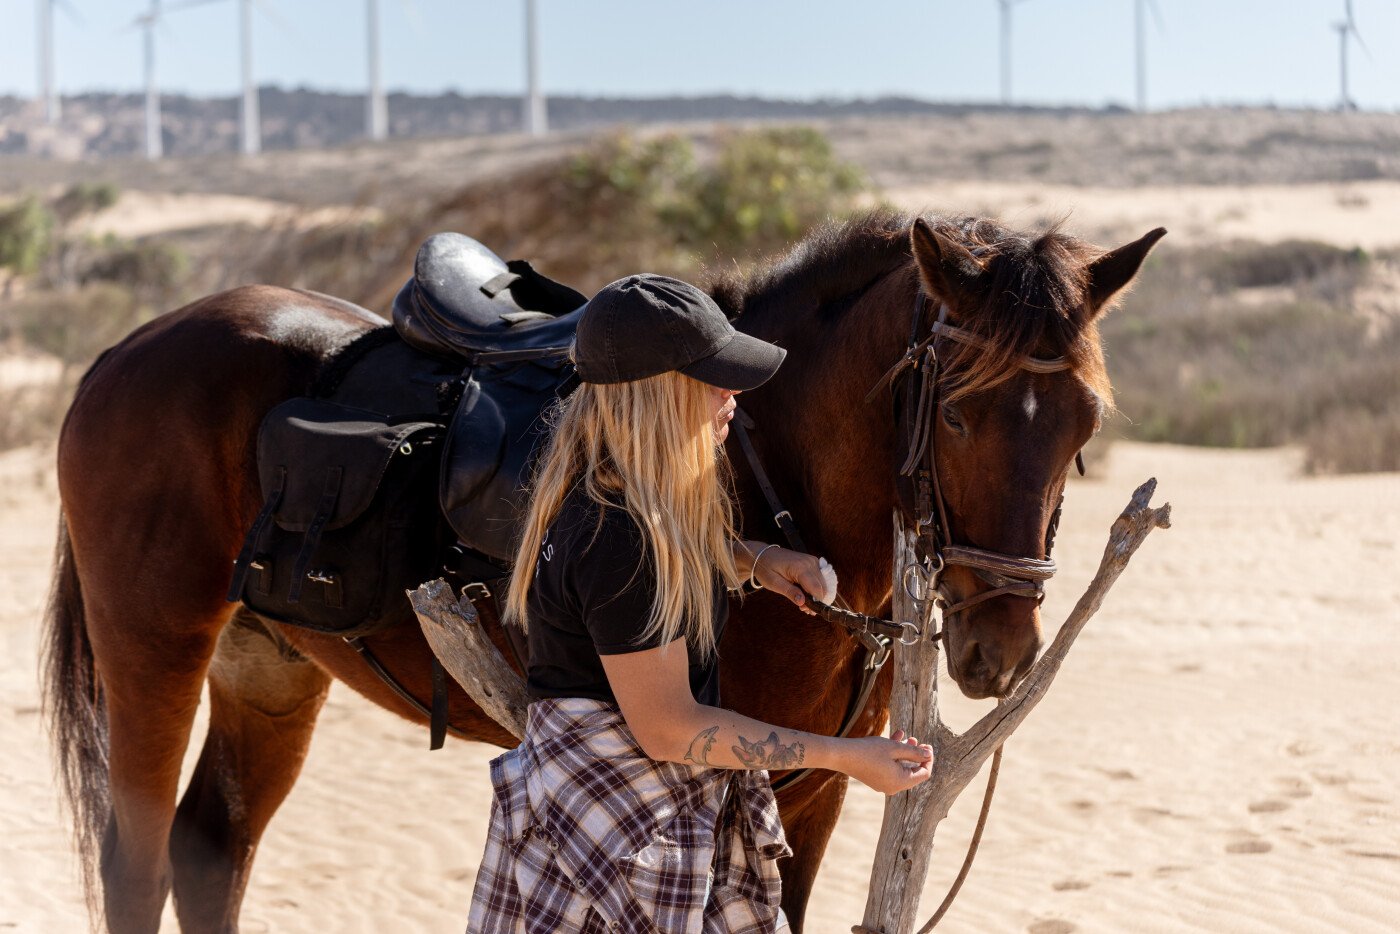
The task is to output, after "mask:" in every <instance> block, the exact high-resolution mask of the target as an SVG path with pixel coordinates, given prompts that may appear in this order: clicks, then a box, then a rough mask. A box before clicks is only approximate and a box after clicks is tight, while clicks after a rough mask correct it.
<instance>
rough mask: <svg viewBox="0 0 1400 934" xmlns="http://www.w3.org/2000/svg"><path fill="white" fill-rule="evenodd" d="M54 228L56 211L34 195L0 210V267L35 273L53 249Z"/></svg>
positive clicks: (20, 273) (24, 273)
mask: <svg viewBox="0 0 1400 934" xmlns="http://www.w3.org/2000/svg"><path fill="white" fill-rule="evenodd" d="M54 226H55V224H54V215H53V212H52V211H50V210H49V209H48V208H46V207H44V205H43V203H42V202H40V201H39V199H38V198H36V197H34V196H32V195H30V196H28V197H25V198H21V199H20V200H19V201H18V202H16V203H15V204H12V205H10V206H9V207H7V208H3V209H0V266H3V267H8V268H9V269H11V270H12V271H14V272H15V273H18V274H19V275H27V274H29V273H32V272H34V271H36V270H37V269H38V268H39V265H40V264H41V263H42V262H43V261H44V259H45V258H46V257H48V255H49V253H50V252H51V251H52V250H53V247H54Z"/></svg>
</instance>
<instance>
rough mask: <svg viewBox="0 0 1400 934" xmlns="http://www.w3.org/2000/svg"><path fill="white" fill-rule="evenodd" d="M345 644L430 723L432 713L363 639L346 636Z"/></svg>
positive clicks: (450, 731) (455, 733)
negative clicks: (385, 665)
mask: <svg viewBox="0 0 1400 934" xmlns="http://www.w3.org/2000/svg"><path fill="white" fill-rule="evenodd" d="M345 643H346V644H347V645H349V646H350V647H351V648H352V649H354V650H355V651H356V652H359V653H360V657H361V658H363V659H364V660H365V664H367V665H369V667H370V669H371V670H372V671H373V672H374V673H375V674H376V675H378V676H379V680H381V681H383V682H384V683H385V684H387V685H388V686H389V688H390V690H392V691H393V692H394V693H395V694H397V695H398V696H399V699H400V700H402V701H403V702H404V703H406V704H408V706H409V707H411V708H413V710H414V711H415V712H416V713H418V714H420V715H422V716H424V717H427V718H428V720H429V722H431V721H432V718H433V712H432V711H431V710H429V709H428V708H427V707H425V706H423V702H422V701H420V700H419V699H418V698H416V697H414V696H413V695H412V694H411V693H409V690H408V688H406V687H404V686H403V685H402V684H400V683H399V680H398V679H397V678H395V677H394V676H393V675H392V674H391V673H390V672H389V669H387V668H385V667H384V666H383V665H382V664H381V663H380V661H379V659H378V658H377V657H376V656H375V654H374V653H373V652H371V651H370V649H369V646H368V645H365V642H364V640H363V639H361V638H359V637H358V636H347V637H345ZM445 727H446V730H445V732H446V733H447V734H448V735H451V736H455V737H457V738H458V739H476V738H477V737H475V736H469V735H468V734H466V733H463V732H462V731H461V730H459V729H457V728H456V727H455V726H453V725H452V724H450V723H445Z"/></svg>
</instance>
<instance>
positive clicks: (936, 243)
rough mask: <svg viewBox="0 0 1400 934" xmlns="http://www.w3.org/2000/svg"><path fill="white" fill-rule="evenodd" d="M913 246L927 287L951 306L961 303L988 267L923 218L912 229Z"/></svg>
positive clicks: (920, 273) (915, 261) (911, 246)
mask: <svg viewBox="0 0 1400 934" xmlns="http://www.w3.org/2000/svg"><path fill="white" fill-rule="evenodd" d="M909 246H910V249H911V250H912V252H913V254H914V263H915V265H917V266H918V267H919V278H920V279H921V280H922V281H923V283H924V289H925V290H927V291H928V292H929V293H930V294H931V295H934V296H937V297H938V298H940V299H942V300H943V301H945V302H947V303H948V304H949V305H951V306H955V307H956V306H957V305H958V304H959V301H958V299H959V298H960V297H962V296H963V295H965V294H967V293H968V292H969V291H971V289H972V287H973V284H974V283H975V282H976V281H977V279H978V277H980V276H981V275H982V273H983V272H984V271H985V269H986V267H985V266H983V265H982V263H981V261H980V260H978V259H977V257H975V256H973V255H972V254H971V253H969V252H968V250H967V248H966V247H964V246H963V245H962V244H961V243H957V242H955V241H954V240H953V239H952V238H951V237H946V236H944V235H943V234H941V233H939V232H938V231H936V230H934V229H933V228H932V227H930V226H929V223H928V221H926V220H924V219H923V218H922V217H921V218H919V219H918V220H916V221H914V227H913V229H911V230H910V231H909Z"/></svg>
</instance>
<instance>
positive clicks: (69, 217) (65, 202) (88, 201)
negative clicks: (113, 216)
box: [53, 182, 121, 224]
mask: <svg viewBox="0 0 1400 934" xmlns="http://www.w3.org/2000/svg"><path fill="white" fill-rule="evenodd" d="M120 197H121V189H119V188H118V187H117V186H116V185H113V184H112V183H111V182H78V183H77V184H76V185H73V186H72V187H71V188H69V189H68V190H67V191H65V192H64V193H63V194H61V195H59V196H58V198H57V199H55V200H54V203H53V212H54V214H55V215H57V216H58V218H59V220H60V221H62V222H63V223H65V224H66V223H69V222H70V221H73V220H76V219H77V218H79V217H82V216H83V215H84V214H96V213H97V212H98V211H105V210H106V209H107V208H110V207H111V206H112V205H114V204H116V203H117V200H118V199H119V198H120Z"/></svg>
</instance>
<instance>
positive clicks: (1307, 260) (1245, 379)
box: [1103, 243, 1400, 472]
mask: <svg viewBox="0 0 1400 934" xmlns="http://www.w3.org/2000/svg"><path fill="white" fill-rule="evenodd" d="M1371 272H1372V264H1371V262H1370V261H1369V260H1367V259H1365V258H1364V256H1361V255H1358V254H1354V253H1351V252H1349V251H1343V250H1336V249H1334V248H1332V247H1327V246H1325V245H1322V244H1298V243H1293V244H1278V245H1274V246H1264V245H1257V244H1250V245H1237V246H1235V247H1227V248H1220V247H1216V248H1210V249H1201V250H1177V251H1163V252H1161V253H1160V254H1156V255H1154V256H1153V257H1152V258H1151V260H1150V265H1149V266H1148V268H1147V269H1146V270H1145V272H1144V274H1143V276H1142V279H1141V286H1140V288H1139V289H1138V291H1137V292H1135V293H1134V294H1132V295H1130V296H1129V297H1128V299H1127V300H1126V302H1125V303H1124V307H1123V308H1122V309H1121V310H1120V311H1118V312H1115V313H1114V314H1112V315H1110V316H1109V317H1108V318H1107V319H1105V321H1104V324H1103V332H1104V340H1105V345H1106V350H1107V354H1108V360H1109V368H1110V371H1111V372H1112V373H1113V374H1114V376H1115V380H1116V382H1115V386H1116V389H1117V399H1118V405H1119V408H1120V410H1121V412H1122V413H1123V418H1122V420H1120V423H1119V424H1118V425H1117V426H1116V429H1117V430H1118V431H1119V432H1121V433H1122V434H1123V435H1125V436H1127V437H1131V438H1136V439H1140V440H1145V441H1170V442H1176V443H1181V444H1203V445H1212V446H1223V447H1257V446H1263V445H1277V444H1287V443H1299V444H1303V445H1304V446H1305V447H1306V448H1307V450H1308V460H1307V463H1308V465H1309V469H1311V470H1314V471H1329V472H1330V471H1357V470H1400V452H1397V449H1396V445H1395V444H1394V443H1393V440H1386V439H1387V438H1393V432H1394V430H1395V427H1394V426H1395V425H1396V424H1397V422H1398V421H1400V367H1397V365H1396V360H1397V359H1400V326H1397V323H1396V322H1391V323H1390V325H1389V326H1383V327H1381V328H1380V330H1379V331H1377V329H1376V327H1375V325H1374V323H1373V322H1372V323H1369V324H1368V322H1367V321H1366V320H1364V319H1363V318H1362V317H1361V316H1360V315H1358V314H1356V313H1355V311H1354V310H1353V307H1352V301H1351V296H1352V294H1353V293H1354V292H1355V290H1356V288H1357V287H1358V286H1359V285H1361V284H1362V283H1364V282H1365V281H1367V277H1368V276H1369V275H1370V273H1371ZM1260 286H1267V287H1268V289H1267V290H1266V291H1264V292H1263V293H1262V294H1260V292H1259V288H1258V287H1260ZM1251 290H1254V291H1251Z"/></svg>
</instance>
